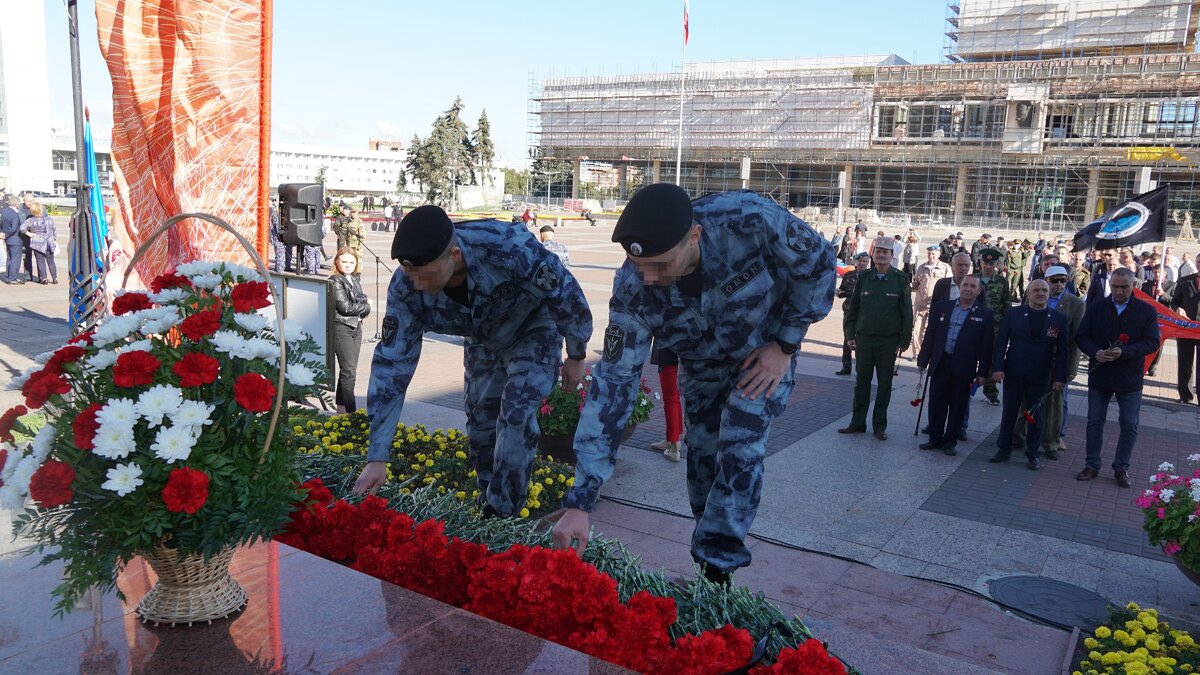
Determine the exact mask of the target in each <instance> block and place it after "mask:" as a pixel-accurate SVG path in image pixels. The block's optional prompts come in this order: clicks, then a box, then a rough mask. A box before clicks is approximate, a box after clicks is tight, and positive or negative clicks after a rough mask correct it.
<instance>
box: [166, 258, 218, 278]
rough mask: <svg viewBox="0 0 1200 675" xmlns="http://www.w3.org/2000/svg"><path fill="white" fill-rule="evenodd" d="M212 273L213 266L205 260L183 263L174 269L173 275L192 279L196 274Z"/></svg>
mask: <svg viewBox="0 0 1200 675" xmlns="http://www.w3.org/2000/svg"><path fill="white" fill-rule="evenodd" d="M212 271H213V264H212V263H211V262H209V261H207V260H193V261H191V262H186V263H183V264H182V265H180V266H178V267H176V268H175V273H176V274H179V275H182V276H185V277H194V276H196V275H198V274H208V273H209V272H212Z"/></svg>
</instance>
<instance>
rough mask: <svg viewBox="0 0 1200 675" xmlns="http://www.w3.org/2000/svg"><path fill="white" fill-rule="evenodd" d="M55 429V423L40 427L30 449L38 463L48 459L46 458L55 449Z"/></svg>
mask: <svg viewBox="0 0 1200 675" xmlns="http://www.w3.org/2000/svg"><path fill="white" fill-rule="evenodd" d="M54 431H55V429H54V425H53V424H47V425H46V426H44V427H42V428H41V429H39V430H38V432H37V435H36V436H34V437H33V443H32V444H31V445H30V450H31V451H32V452H33V456H34V457H36V458H37V461H38V464H41V463H42V462H44V461H46V458H47V457H49V456H50V451H51V450H53V449H54Z"/></svg>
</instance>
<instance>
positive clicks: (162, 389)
mask: <svg viewBox="0 0 1200 675" xmlns="http://www.w3.org/2000/svg"><path fill="white" fill-rule="evenodd" d="M182 404H183V390H181V389H180V388H179V387H173V386H171V385H169V384H156V385H154V386H153V387H150V388H149V389H147V390H146V391H144V392H142V395H141V396H139V397H138V402H137V411H138V414H139V415H141V416H142V419H144V420H146V423H147V424H149V425H150V426H152V427H156V426H158V425H160V424H162V423H163V417H164V416H170V415H174V414H175V411H177V410H179V406H180V405H182Z"/></svg>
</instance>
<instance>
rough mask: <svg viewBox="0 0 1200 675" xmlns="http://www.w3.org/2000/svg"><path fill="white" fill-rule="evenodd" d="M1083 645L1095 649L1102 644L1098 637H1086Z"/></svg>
mask: <svg viewBox="0 0 1200 675" xmlns="http://www.w3.org/2000/svg"><path fill="white" fill-rule="evenodd" d="M1083 646H1084V647H1086V648H1088V649H1095V648H1096V647H1099V646H1100V641H1099V640H1097V639H1096V638H1084V639H1083Z"/></svg>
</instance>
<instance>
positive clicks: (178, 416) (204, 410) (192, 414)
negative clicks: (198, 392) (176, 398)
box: [171, 401, 217, 431]
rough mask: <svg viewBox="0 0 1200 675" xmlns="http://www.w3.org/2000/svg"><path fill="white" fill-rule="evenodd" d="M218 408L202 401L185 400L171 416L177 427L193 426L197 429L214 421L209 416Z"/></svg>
mask: <svg viewBox="0 0 1200 675" xmlns="http://www.w3.org/2000/svg"><path fill="white" fill-rule="evenodd" d="M216 409H217V408H216V406H212V405H209V404H207V403H201V402H200V401H184V402H183V403H182V404H180V406H179V410H177V411H176V412H175V414H174V415H172V416H171V423H172V424H174V425H175V426H177V427H191V428H192V430H193V431H197V430H198V428H199V427H202V426H204V425H206V424H208V423H209V422H211V421H212V420H210V419H209V417H210V416H211V415H212V414H213V411H214V410H216Z"/></svg>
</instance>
